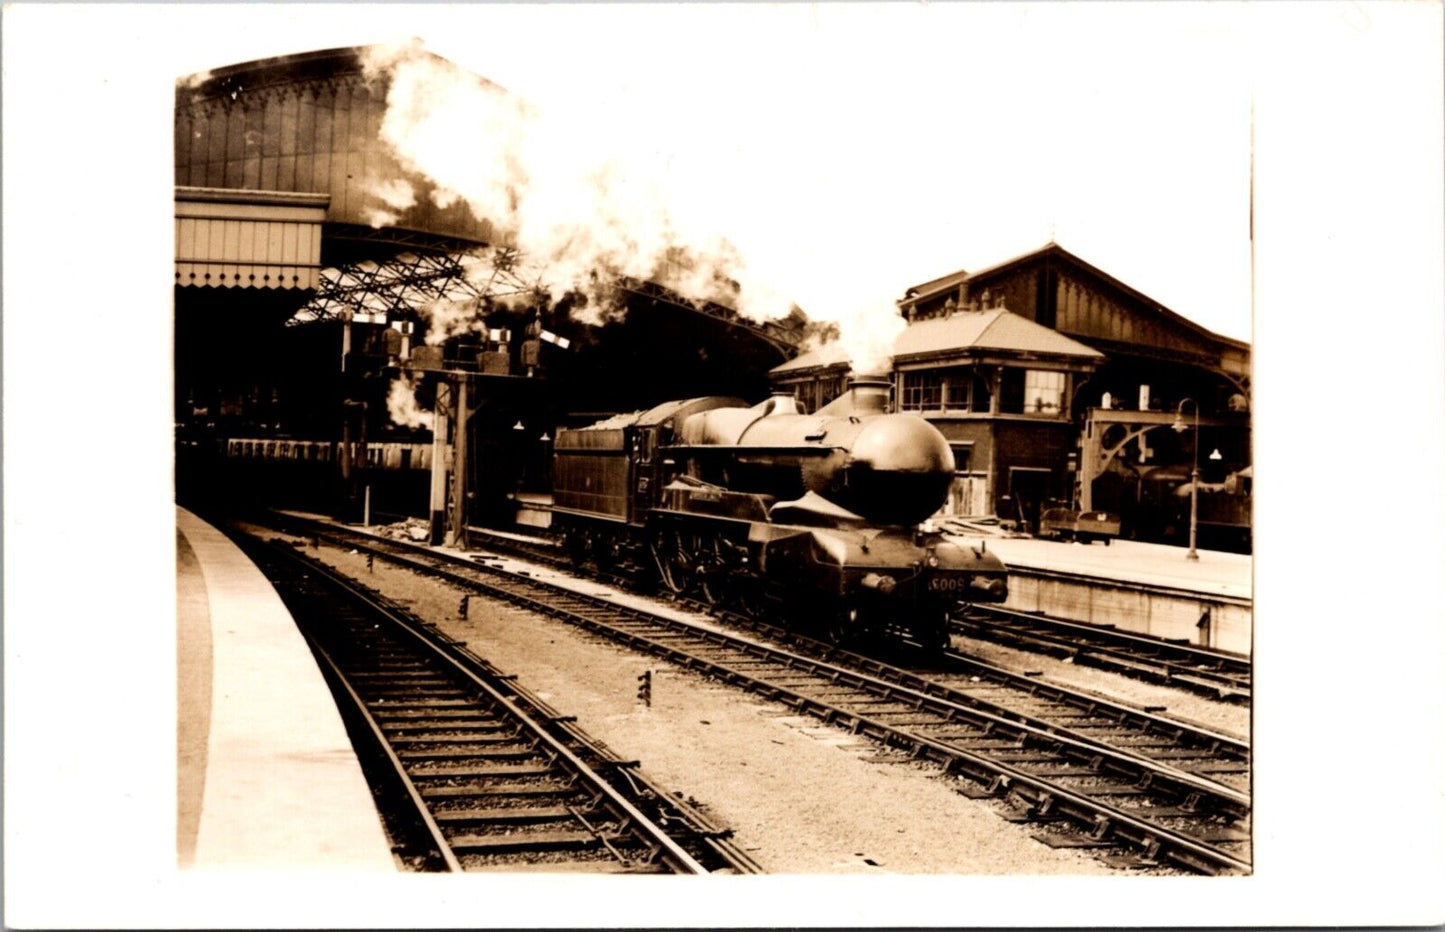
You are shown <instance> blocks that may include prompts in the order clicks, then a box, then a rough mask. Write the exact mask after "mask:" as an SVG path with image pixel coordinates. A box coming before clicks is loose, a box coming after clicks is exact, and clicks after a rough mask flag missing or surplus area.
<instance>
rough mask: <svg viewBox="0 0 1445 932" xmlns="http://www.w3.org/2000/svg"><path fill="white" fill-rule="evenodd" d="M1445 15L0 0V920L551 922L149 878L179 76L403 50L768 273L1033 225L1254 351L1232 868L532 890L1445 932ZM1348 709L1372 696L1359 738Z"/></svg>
mask: <svg viewBox="0 0 1445 932" xmlns="http://www.w3.org/2000/svg"><path fill="white" fill-rule="evenodd" d="M1441 11H1442V8H1441V5H1440V4H1439V3H1413V2H1412V3H1366V4H1353V3H1341V4H1333V3H1302V4H1286V3H1256V4H1251V5H1247V6H1236V5H1224V4H1211V5H1208V6H1186V5H1181V4H1153V3H1117V4H1106V5H1100V6H1084V5H1077V4H1068V5H1065V4H1056V3H1050V4H1040V5H1036V6H1029V7H1021V6H1015V5H1005V4H986V3H968V4H955V5H944V4H932V5H913V4H910V5H905V4H901V3H900V4H891V5H888V6H884V7H876V6H869V5H862V4H849V5H809V6H786V7H778V6H772V5H768V6H764V5H760V4H759V5H747V6H742V7H720V6H711V7H705V8H701V9H697V8H688V9H681V8H676V7H669V6H660V5H638V6H630V7H600V6H587V7H562V6H540V7H539V6H528V5H517V6H509V7H498V6H488V7H481V6H469V7H450V8H435V7H417V6H405V7H362V6H356V5H351V4H328V5H325V6H319V7H306V8H301V9H296V8H289V7H288V8H266V7H258V6H255V5H243V4H223V5H215V6H207V7H203V8H200V9H194V8H189V7H182V6H179V5H166V6H163V7H162V6H158V7H132V6H123V5H99V6H93V7H87V6H80V5H60V4H21V5H10V6H6V7H5V10H4V30H3V41H4V50H3V51H4V55H3V68H4V82H3V94H4V101H3V103H4V109H3V115H4V134H3V136H4V138H3V146H4V216H3V221H4V299H5V303H4V314H3V325H4V343H3V352H4V373H3V374H4V406H5V407H4V480H5V485H4V502H3V505H4V531H5V537H4V609H5V628H4V650H5V668H4V676H5V696H4V699H5V703H4V706H5V710H4V716H5V720H4V725H5V731H4V739H5V846H6V851H5V854H6V857H5V858H4V862H5V864H4V869H5V880H6V883H5V892H6V906H5V909H6V913H5V917H4V918H5V922H6V924H7V925H14V926H22V927H24V926H29V927H36V926H45V927H91V928H96V927H114V926H116V925H140V926H165V925H182V926H204V925H226V926H231V927H245V926H265V925H272V926H274V925H282V926H298V925H299V926H305V925H317V924H319V925H322V926H329V927H346V926H372V927H376V926H391V925H407V924H417V925H431V926H439V925H447V926H450V925H454V924H458V923H460V924H463V925H473V924H475V925H516V924H518V923H522V922H528V921H536V920H534V919H533V918H531V917H528V916H526V915H525V914H522V913H520V912H516V911H511V908H510V907H509V906H508V905H507V904H510V903H512V902H514V901H513V899H512V897H513V895H514V894H515V893H516V892H517V891H519V890H521V889H524V888H525V889H528V890H532V889H535V887H534V885H533V882H532V881H531V880H524V879H519V878H508V880H507V885H506V886H505V887H504V888H501V887H490V888H488V887H485V886H483V885H480V884H478V885H456V884H449V885H442V884H433V883H431V882H429V881H428V880H427V879H423V878H400V877H397V878H392V877H387V878H380V879H378V880H377V881H376V882H371V881H370V879H368V880H367V881H366V882H364V883H359V882H358V881H357V878H354V877H325V878H313V877H300V876H295V875H293V876H284V877H277V876H270V875H261V876H250V875H243V876H210V877H203V876H186V877H180V876H178V875H177V873H176V871H175V870H174V852H175V848H174V834H173V829H174V821H173V820H174V803H175V795H174V786H175V784H174V769H173V765H172V764H171V762H173V761H174V751H175V748H174V721H175V719H174V715H175V683H174V659H173V658H174V656H175V643H174V634H173V627H172V618H173V611H174V599H175V577H174V534H175V524H174V514H173V511H172V509H171V502H172V501H173V497H172V496H173V486H172V477H171V465H170V458H169V451H170V450H171V446H172V439H173V438H172V424H171V418H170V409H171V403H172V394H171V375H172V371H173V367H172V364H171V358H170V354H171V349H172V332H171V302H172V287H171V263H172V260H173V253H172V249H173V241H172V235H173V234H172V230H173V216H172V204H173V201H172V192H171V185H172V183H173V179H172V174H171V165H172V134H173V122H172V101H173V94H174V81H175V79H176V78H177V77H178V76H180V75H183V74H189V73H194V72H199V71H204V70H206V69H209V68H214V67H219V66H223V65H227V64H233V63H237V62H241V61H248V60H252V59H256V58H263V57H269V56H272V55H277V54H285V53H291V52H298V51H306V50H312V49H317V48H324V47H334V46H345V45H358V44H366V43H372V42H382V41H388V40H393V39H399V38H403V37H407V36H420V37H421V38H423V39H424V40H425V41H427V43H428V45H429V46H430V47H431V48H432V49H433V50H434V51H436V52H438V53H439V54H442V55H444V56H446V57H447V58H450V59H452V60H454V61H456V62H458V63H459V64H462V65H465V66H467V67H469V68H471V69H473V70H475V71H477V72H479V73H481V74H483V75H485V76H487V77H489V78H491V79H493V80H495V81H497V82H498V83H500V84H503V85H504V86H506V87H508V88H509V89H511V90H512V91H514V92H515V93H517V94H520V95H522V96H524V97H527V98H528V99H531V100H533V101H535V102H536V103H537V104H539V105H541V106H544V107H548V108H559V109H568V108H570V109H572V110H574V111H576V110H582V111H585V112H587V113H588V114H590V116H589V118H590V120H591V121H592V125H593V126H594V128H595V135H596V138H597V139H598V140H607V141H609V143H610V142H611V141H614V140H618V139H622V140H624V141H627V140H630V142H628V143H627V144H629V145H634V146H635V145H646V143H647V142H648V141H651V142H652V143H653V145H654V147H663V146H665V147H666V148H668V149H671V150H673V151H674V152H675V164H676V166H677V167H676V170H675V177H676V178H677V179H679V180H683V181H686V180H689V179H697V178H698V177H702V178H705V179H707V180H708V182H709V185H708V186H705V187H703V186H699V185H696V184H695V185H693V186H692V187H691V188H689V186H688V185H685V184H682V185H678V187H677V191H676V195H677V199H678V200H677V209H679V210H682V211H687V212H689V213H690V214H691V213H694V212H698V211H702V210H704V209H716V210H718V211H719V212H720V214H721V215H722V220H721V221H720V222H723V223H725V224H726V225H728V226H733V225H736V226H737V227H738V228H739V229H740V230H742V234H743V235H745V236H747V237H750V238H753V237H756V239H754V240H752V242H757V243H762V242H767V243H769V244H770V245H772V244H777V248H778V253H777V255H778V259H777V261H778V262H779V263H780V264H793V263H806V262H814V263H816V264H817V265H819V266H820V267H821V266H823V265H826V264H828V263H830V262H831V263H832V264H833V265H834V266H835V267H836V270H837V276H838V278H837V281H838V282H839V283H841V285H842V286H847V285H850V284H856V285H857V286H858V287H859V288H860V289H861V288H863V287H865V286H866V287H870V288H871V287H873V286H874V284H875V283H877V282H880V281H881V282H884V283H886V284H887V285H888V288H889V289H890V293H896V292H901V290H902V289H903V288H904V287H905V286H907V285H908V284H911V283H915V282H918V281H921V280H924V279H927V278H931V277H934V276H936V275H940V274H944V273H946V272H949V271H953V270H955V269H957V268H960V267H964V268H974V269H976V268H980V267H983V266H985V265H989V264H992V263H995V262H998V261H1000V260H1003V259H1006V258H1009V257H1011V256H1013V255H1016V254H1018V253H1021V252H1025V251H1028V250H1031V249H1034V248H1036V247H1038V246H1040V245H1042V244H1043V243H1045V242H1047V240H1048V238H1049V236H1050V233H1051V231H1052V232H1053V233H1054V235H1055V236H1056V237H1057V239H1058V241H1059V242H1060V243H1062V244H1063V245H1064V246H1066V247H1067V248H1069V249H1071V250H1073V251H1074V252H1076V253H1077V254H1079V255H1080V256H1081V257H1083V258H1084V259H1086V260H1088V261H1090V262H1092V263H1094V264H1095V265H1097V266H1099V267H1100V268H1102V269H1104V270H1105V271H1107V272H1110V273H1111V274H1114V275H1115V276H1117V277H1118V278H1120V279H1122V280H1123V281H1125V282H1127V283H1128V284H1130V285H1132V286H1134V287H1136V288H1138V289H1139V290H1141V291H1143V292H1144V293H1146V294H1149V295H1151V296H1153V297H1155V298H1157V299H1158V300H1160V301H1162V302H1163V303H1165V304H1166V305H1168V306H1169V307H1171V308H1172V309H1174V310H1175V311H1177V312H1179V313H1181V314H1184V315H1185V316H1187V317H1189V318H1191V319H1193V320H1195V321H1197V322H1199V323H1200V324H1202V325H1204V326H1206V327H1208V328H1210V329H1212V330H1215V331H1217V332H1219V333H1222V334H1225V335H1229V336H1234V337H1240V338H1250V339H1252V340H1253V343H1254V349H1255V353H1254V363H1255V380H1254V392H1253V401H1254V405H1255V407H1254V426H1255V432H1254V447H1255V451H1254V452H1255V467H1256V480H1255V489H1256V513H1255V530H1256V541H1257V544H1256V549H1255V567H1256V578H1255V590H1254V591H1255V611H1256V628H1255V637H1256V650H1255V657H1256V661H1257V664H1258V669H1259V671H1260V676H1259V677H1258V681H1257V684H1256V690H1255V716H1256V718H1255V734H1254V740H1255V747H1256V749H1257V763H1258V767H1257V770H1256V777H1255V787H1254V791H1255V792H1254V798H1255V801H1256V810H1255V816H1256V818H1255V841H1256V862H1255V863H1256V876H1255V877H1252V878H1249V879H1243V880H1239V881H1221V882H1214V881H1211V882H1207V883H1208V887H1207V889H1206V888H1205V887H1204V886H1201V885H1200V884H1201V882H1199V881H1193V880H1182V881H1181V882H1180V883H1178V884H1176V883H1172V882H1170V881H1167V880H1165V881H1159V882H1157V883H1156V882H1149V883H1148V884H1147V885H1145V886H1140V885H1139V884H1138V883H1137V882H1136V881H1130V880H1127V879H1124V880H1120V881H1119V882H1118V883H1112V884H1109V883H1100V884H1093V883H1088V882H1085V881H1082V880H1070V879H1064V878H1060V879H1058V880H1051V881H1048V882H1045V881H1042V880H1036V879H1034V878H1017V877H1016V878H994V879H990V878H908V879H897V882H896V885H894V886H892V887H889V888H887V889H886V890H884V891H883V892H882V893H880V892H879V887H878V886H877V885H876V884H871V883H868V881H873V880H874V878H846V879H844V878H772V879H769V880H766V881H760V882H758V883H755V884H749V885H748V886H747V887H746V892H745V893H743V892H740V888H739V887H737V886H732V885H729V884H726V883H725V882H722V881H717V882H709V883H708V885H706V886H703V887H687V888H679V887H668V888H666V889H667V890H670V891H671V893H669V894H666V895H663V894H660V890H662V889H663V888H660V887H655V886H648V887H645V888H644V887H642V886H641V885H639V886H638V887H632V886H628V887H626V888H620V887H618V886H616V885H612V886H596V887H593V886H590V885H585V884H584V885H582V886H580V887H572V888H568V890H567V891H566V892H563V893H561V894H558V893H557V892H556V891H553V892H552V893H551V896H550V898H549V900H548V907H549V909H550V912H549V913H548V918H550V924H553V925H558V926H567V925H570V924H575V923H578V922H582V923H585V922H588V921H594V922H595V921H596V919H595V917H592V918H590V919H589V917H588V915H587V914H586V913H585V912H584V911H583V910H584V907H585V906H586V905H587V903H588V902H589V901H590V900H592V899H593V898H596V899H598V900H600V901H601V902H602V903H603V904H604V905H605V906H607V907H608V908H609V910H610V911H609V912H608V913H607V915H608V916H609V917H610V918H611V920H612V924H613V925H620V926H638V925H649V924H653V925H656V924H668V923H669V921H670V922H671V923H672V924H677V923H683V924H703V925H706V924H727V923H732V924H739V923H741V924H754V925H756V924H761V925H772V926H783V925H799V924H801V925H812V924H818V923H824V924H840V923H842V924H851V925H872V926H877V925H895V924H905V925H923V924H940V923H942V924H960V923H962V924H973V923H979V924H988V925H995V926H999V925H1008V924H1014V923H1025V924H1035V925H1052V926H1058V925H1073V924H1076V923H1081V922H1082V923H1084V924H1094V925H1108V926H1130V925H1190V924H1202V925H1215V926H1234V927H1237V926H1257V925H1301V924H1312V925H1319V924H1330V925H1345V926H1361V925H1414V924H1422V923H1424V924H1433V923H1438V922H1439V920H1440V917H1441V915H1442V912H1445V901H1442V894H1441V893H1440V891H1439V885H1438V880H1439V877H1440V876H1445V803H1442V797H1441V794H1440V782H1439V775H1440V774H1441V773H1442V772H1445V741H1442V740H1441V734H1442V732H1441V729H1440V728H1439V727H1438V724H1439V723H1440V722H1441V721H1445V694H1442V692H1441V690H1440V688H1439V684H1440V682H1441V680H1442V678H1445V628H1442V626H1441V624H1440V606H1441V605H1445V574H1442V573H1441V572H1440V567H1441V566H1442V565H1445V547H1442V529H1445V488H1442V484H1441V483H1440V481H1439V480H1440V476H1441V475H1445V386H1442V380H1441V369H1442V359H1445V299H1442V284H1445V258H1442V257H1445V218H1442V205H1445V184H1442V151H1445V149H1442V136H1445V129H1442V124H1445V105H1442V87H1441V84H1442V78H1441V75H1442V54H1441V34H1442V31H1441V26H1442V17H1441ZM1251 90H1253V91H1254V95H1255V99H1256V115H1257V123H1256V133H1257V135H1256V139H1257V174H1256V178H1257V189H1256V208H1257V220H1258V224H1257V230H1258V238H1257V243H1256V247H1257V259H1258V261H1257V265H1256V267H1257V301H1256V309H1257V310H1256V313H1255V314H1254V316H1253V319H1251V314H1250V303H1251V302H1250V274H1249V265H1250V263H1249V243H1248V239H1247V235H1246V233H1247V231H1246V226H1245V223H1246V204H1247V200H1246V196H1247V167H1248V159H1247V153H1246V145H1247V140H1248V114H1249V99H1250V95H1251ZM587 143H588V140H581V141H579V145H586V144H587ZM769 224H773V225H775V226H776V227H777V228H778V229H780V230H781V235H780V234H779V233H777V232H775V233H774V234H773V237H772V239H767V234H768V231H767V226H768V225H769ZM794 231H796V233H795V232H794ZM835 254H836V259H834V256H835ZM804 297H805V298H806V297H807V296H804ZM801 303H803V304H804V306H805V307H806V306H808V304H807V301H806V300H804V301H802V302H801ZM91 556H94V557H99V558H100V559H99V561H98V562H96V563H94V564H89V565H87V569H86V576H85V577H84V580H83V583H82V582H79V581H78V580H77V578H76V577H75V575H74V571H75V570H76V569H77V567H78V566H79V565H80V560H81V559H82V557H91ZM1380 631H1388V632H1390V633H1391V634H1395V633H1399V634H1400V636H1401V637H1403V638H1406V639H1407V640H1406V642H1405V643H1406V646H1404V647H1401V646H1400V644H1399V642H1396V641H1393V640H1389V639H1387V638H1386V637H1380V636H1377V634H1378V632H1380ZM77 655H78V659H80V660H81V662H82V664H83V665H82V667H81V669H80V671H79V672H77V671H76V669H75V668H74V667H73V666H71V662H72V661H73V660H76V659H77ZM1357 696H1365V697H1368V698H1369V700H1370V703H1369V704H1368V708H1370V709H1374V710H1381V709H1388V710H1390V711H1392V712H1393V714H1391V715H1389V716H1387V717H1386V719H1385V720H1383V721H1380V720H1373V719H1371V720H1367V719H1366V718H1365V717H1364V711H1362V707H1361V706H1358V705H1356V704H1353V703H1351V702H1350V701H1349V700H1350V699H1351V698H1353V697H1357ZM87 699H88V700H101V704H100V705H96V704H94V702H93V701H83V700H87ZM1431 722H1434V723H1436V726H1437V727H1435V728H1434V730H1433V731H1432V732H1430V734H1429V737H1422V736H1421V734H1420V732H1418V731H1416V730H1412V729H1414V727H1415V726H1416V725H1418V724H1419V723H1424V724H1425V725H1426V727H1427V728H1428V725H1429V723H1431ZM1337 727H1338V728H1345V729H1347V730H1351V729H1352V730H1353V731H1355V732H1356V733H1358V734H1369V735H1371V736H1373V738H1374V739H1375V743H1374V745H1373V746H1372V747H1371V748H1370V753H1371V754H1373V755H1376V756H1375V757H1373V758H1372V759H1371V760H1370V761H1357V760H1353V759H1341V760H1335V759H1328V760H1325V759H1321V758H1320V756H1319V751H1320V748H1323V747H1329V746H1331V745H1329V744H1328V742H1329V741H1330V740H1331V737H1330V735H1329V734H1328V730H1329V729H1333V728H1337ZM1385 764H1390V765H1393V766H1399V767H1403V768H1405V769H1406V770H1407V772H1409V773H1412V774H1414V775H1415V777H1414V779H1413V781H1412V780H1411V779H1410V778H1407V780H1406V782H1405V784H1404V785H1403V786H1401V787H1392V788H1391V790H1390V791H1389V792H1388V793H1384V794H1372V793H1369V792H1368V791H1361V792H1360V793H1359V794H1358V798H1357V799H1354V800H1353V801H1354V802H1355V804H1356V809H1355V810H1354V812H1353V814H1352V815H1351V816H1350V817H1345V818H1337V817H1334V816H1333V815H1330V813H1333V812H1335V811H1337V808H1338V805H1339V800H1338V797H1337V791H1341V790H1348V789H1349V788H1350V787H1352V786H1353V785H1354V781H1355V780H1356V779H1363V774H1361V773H1360V772H1359V771H1357V770H1351V769H1350V767H1351V765H1355V766H1357V767H1361V768H1363V767H1366V766H1370V767H1372V768H1373V769H1375V770H1379V769H1381V768H1383V766H1384V765H1385ZM1375 765H1378V767H1376V766H1375ZM1301 787H1304V788H1303V789H1302V788H1301ZM55 812H59V813H60V816H61V818H62V820H63V821H62V822H61V824H60V825H59V826H58V827H57V825H56V824H55V823H54V822H52V821H51V817H52V815H53V814H54V813H55ZM76 839H81V840H82V841H83V845H82V847H81V848H80V849H77V847H76V844H75V842H76ZM78 855H79V856H81V857H82V860H81V861H79V862H77V861H76V860H75V858H76V857H77V856H78ZM85 858H88V860H85ZM1432 878H1433V879H1432ZM865 888H866V889H865ZM643 889H645V890H646V891H647V892H646V894H642V895H639V891H640V890H643ZM679 889H682V890H684V891H685V894H684V895H683V896H679V895H678V890H679ZM579 891H580V892H579ZM860 891H861V892H862V893H864V894H865V895H864V896H863V897H861V898H858V897H855V896H853V895H852V894H855V893H857V892H860ZM1201 894H1203V895H1201ZM498 897H500V899H499V898H498ZM1181 904H1187V905H1183V906H1182V905H1181Z"/></svg>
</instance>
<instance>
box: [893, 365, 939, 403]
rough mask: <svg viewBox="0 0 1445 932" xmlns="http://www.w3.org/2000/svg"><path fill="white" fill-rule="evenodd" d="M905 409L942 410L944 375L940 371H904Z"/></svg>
mask: <svg viewBox="0 0 1445 932" xmlns="http://www.w3.org/2000/svg"><path fill="white" fill-rule="evenodd" d="M903 410H904V411H942V410H943V375H942V374H941V373H938V372H905V373H903Z"/></svg>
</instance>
